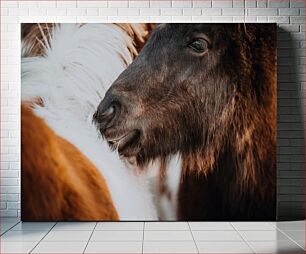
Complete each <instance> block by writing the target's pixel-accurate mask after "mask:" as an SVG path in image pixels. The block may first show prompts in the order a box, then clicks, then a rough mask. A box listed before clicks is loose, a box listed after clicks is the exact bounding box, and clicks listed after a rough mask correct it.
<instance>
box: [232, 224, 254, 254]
mask: <svg viewBox="0 0 306 254" xmlns="http://www.w3.org/2000/svg"><path fill="white" fill-rule="evenodd" d="M230 224H231V226H232V228H233V229H234V230H235V231H236V232H237V234H238V235H239V236H240V237H241V239H242V240H243V242H245V243H246V245H247V246H248V247H249V248H250V249H251V250H252V251H253V253H256V251H255V250H254V249H253V248H252V246H251V245H250V244H249V242H248V241H247V240H245V239H244V237H243V236H242V235H241V234H240V232H239V230H238V229H236V228H235V226H234V225H233V224H232V222H230Z"/></svg>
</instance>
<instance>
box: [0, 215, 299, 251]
mask: <svg viewBox="0 0 306 254" xmlns="http://www.w3.org/2000/svg"><path fill="white" fill-rule="evenodd" d="M0 220H1V227H0V228H1V243H0V244H1V251H0V253H287V254H289V253H290V254H291V253H304V252H305V221H292V222H231V223H230V222H98V223H95V222H88V223H82V222H72V223H67V222H59V223H49V222H38V223H30V222H28V223H22V222H20V221H19V220H18V219H16V218H0Z"/></svg>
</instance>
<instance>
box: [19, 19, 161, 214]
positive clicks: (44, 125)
mask: <svg viewBox="0 0 306 254" xmlns="http://www.w3.org/2000/svg"><path fill="white" fill-rule="evenodd" d="M150 29H151V28H149V27H148V26H146V25H140V24H139V25H129V24H118V25H115V24H61V25H54V24H44V25H37V24H26V25H24V29H22V49H21V50H22V63H21V73H22V78H21V83H22V102H23V106H22V126H21V129H22V137H21V138H22V158H21V160H22V165H21V167H22V171H21V173H22V179H21V180H22V183H21V184H22V210H21V212H22V219H23V220H154V219H156V218H157V215H156V211H155V208H154V204H153V201H152V196H151V193H150V192H149V190H148V187H147V179H146V176H145V175H144V174H142V173H141V172H135V171H134V170H132V169H131V167H130V166H128V165H127V164H125V163H123V162H122V161H120V159H119V158H118V157H117V156H116V155H114V154H112V153H111V152H110V151H109V148H108V147H107V144H106V143H105V142H104V141H103V140H101V139H99V138H98V136H99V135H98V132H97V131H96V128H95V126H94V125H93V124H92V115H93V113H94V111H95V109H96V107H97V106H98V104H99V101H100V100H101V98H102V97H103V96H104V93H105V91H106V89H108V88H109V86H110V84H111V83H112V82H113V81H114V80H115V79H116V77H117V76H118V75H119V74H120V73H121V72H122V71H123V70H124V69H125V68H126V67H127V65H128V64H130V63H131V62H132V60H133V57H135V56H136V55H137V50H138V49H140V48H141V47H142V45H143V43H144V41H145V39H146V37H147V35H148V31H149V30H150Z"/></svg>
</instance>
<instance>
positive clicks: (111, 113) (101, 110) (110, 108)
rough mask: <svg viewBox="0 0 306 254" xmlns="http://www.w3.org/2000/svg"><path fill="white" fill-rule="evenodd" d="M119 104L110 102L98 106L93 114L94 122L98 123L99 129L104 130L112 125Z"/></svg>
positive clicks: (117, 112) (117, 113)
mask: <svg viewBox="0 0 306 254" xmlns="http://www.w3.org/2000/svg"><path fill="white" fill-rule="evenodd" d="M119 110H120V105H119V103H118V102H116V103H114V102H112V103H110V104H108V105H107V106H106V105H105V104H104V103H103V104H102V103H101V104H100V105H99V107H98V110H97V112H96V113H95V115H94V119H95V121H96V123H98V124H99V129H100V131H101V132H104V131H105V130H106V129H107V128H109V127H110V126H112V125H113V124H114V123H115V121H116V119H117V117H118V115H119Z"/></svg>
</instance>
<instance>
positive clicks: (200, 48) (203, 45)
mask: <svg viewBox="0 0 306 254" xmlns="http://www.w3.org/2000/svg"><path fill="white" fill-rule="evenodd" d="M188 47H189V48H191V49H192V50H194V51H195V52H197V53H203V52H205V51H207V49H208V43H207V41H206V40H204V39H196V40H194V41H193V42H191V43H190V44H189V45H188Z"/></svg>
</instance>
